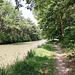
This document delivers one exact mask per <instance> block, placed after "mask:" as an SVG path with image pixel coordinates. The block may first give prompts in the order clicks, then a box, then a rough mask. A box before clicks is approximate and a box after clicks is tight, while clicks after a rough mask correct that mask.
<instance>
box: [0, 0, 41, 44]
mask: <svg viewBox="0 0 75 75" xmlns="http://www.w3.org/2000/svg"><path fill="white" fill-rule="evenodd" d="M16 1H17V0H16ZM1 3H2V5H0V8H1V9H0V43H14V42H25V41H36V40H39V39H41V38H40V35H41V30H40V28H39V27H38V26H36V25H35V24H34V23H33V22H32V21H31V20H30V19H25V18H24V17H23V16H22V13H21V11H18V10H16V9H15V7H14V6H12V4H11V3H10V2H8V1H4V2H1Z"/></svg>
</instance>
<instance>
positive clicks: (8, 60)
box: [0, 40, 46, 67]
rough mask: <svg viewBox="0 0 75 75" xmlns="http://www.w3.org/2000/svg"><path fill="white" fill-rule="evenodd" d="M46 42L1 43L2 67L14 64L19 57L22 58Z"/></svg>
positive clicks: (0, 63)
mask: <svg viewBox="0 0 75 75" xmlns="http://www.w3.org/2000/svg"><path fill="white" fill-rule="evenodd" d="M44 42H46V40H40V41H33V42H22V43H14V44H7V45H0V67H2V66H6V65H7V64H9V65H10V64H13V62H14V61H16V59H17V58H19V59H21V60H22V59H23V58H24V56H26V54H27V52H28V51H29V50H30V49H32V48H35V47H37V46H38V45H41V44H43V43H44Z"/></svg>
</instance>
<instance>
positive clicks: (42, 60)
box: [0, 42, 55, 75]
mask: <svg viewBox="0 0 75 75" xmlns="http://www.w3.org/2000/svg"><path fill="white" fill-rule="evenodd" d="M52 45H53V44H52V43H50V42H47V43H45V44H43V45H42V46H38V47H37V48H35V49H33V50H30V52H28V55H27V56H26V57H25V59H24V60H22V61H18V60H17V61H16V62H15V64H14V65H10V66H7V67H6V68H1V69H0V75H54V74H53V72H54V68H55V65H54V63H55V58H54V57H55V52H54V50H55V49H54V48H53V47H52Z"/></svg>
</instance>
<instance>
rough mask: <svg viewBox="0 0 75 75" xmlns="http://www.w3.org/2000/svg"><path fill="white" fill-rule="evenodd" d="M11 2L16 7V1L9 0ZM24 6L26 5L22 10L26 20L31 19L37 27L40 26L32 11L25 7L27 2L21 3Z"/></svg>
mask: <svg viewBox="0 0 75 75" xmlns="http://www.w3.org/2000/svg"><path fill="white" fill-rule="evenodd" d="M9 1H11V2H12V4H13V5H14V6H15V0H9ZM21 3H22V4H23V5H24V7H21V8H20V10H21V11H22V13H23V16H24V17H25V18H30V19H31V20H32V21H33V22H34V23H35V24H36V25H38V24H37V20H36V19H35V18H34V15H33V14H32V11H30V10H29V9H27V8H25V7H26V6H25V2H21Z"/></svg>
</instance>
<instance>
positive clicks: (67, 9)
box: [33, 0, 75, 47]
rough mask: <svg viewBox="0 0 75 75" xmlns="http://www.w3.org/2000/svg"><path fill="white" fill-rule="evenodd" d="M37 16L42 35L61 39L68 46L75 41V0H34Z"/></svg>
mask: <svg viewBox="0 0 75 75" xmlns="http://www.w3.org/2000/svg"><path fill="white" fill-rule="evenodd" d="M33 1H34V2H35V7H34V13H36V12H37V15H36V16H35V18H36V19H37V20H38V23H39V24H40V28H41V29H42V35H43V36H44V38H47V39H56V38H57V39H59V41H62V40H63V41H64V43H66V45H67V46H68V47H70V45H73V44H74V43H75V38H74V36H75V18H74V17H75V15H74V13H75V1H74V0H58V1H57V0H46V1H45V0H41V1H40V0H38V1H36V0H33Z"/></svg>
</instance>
